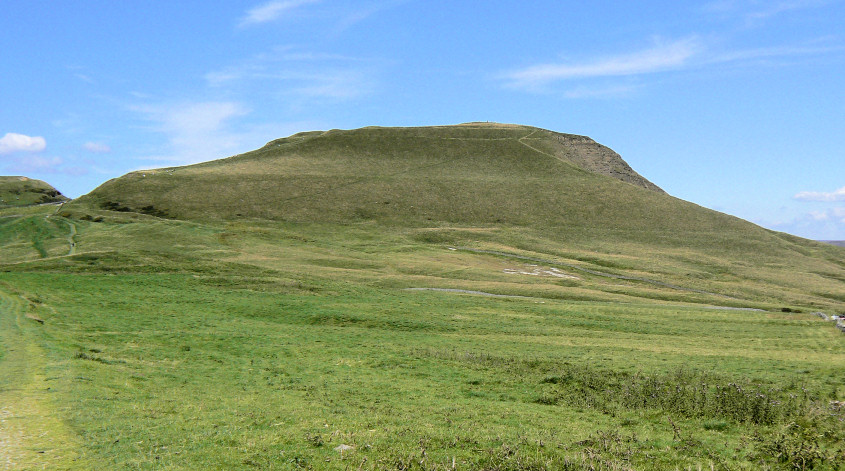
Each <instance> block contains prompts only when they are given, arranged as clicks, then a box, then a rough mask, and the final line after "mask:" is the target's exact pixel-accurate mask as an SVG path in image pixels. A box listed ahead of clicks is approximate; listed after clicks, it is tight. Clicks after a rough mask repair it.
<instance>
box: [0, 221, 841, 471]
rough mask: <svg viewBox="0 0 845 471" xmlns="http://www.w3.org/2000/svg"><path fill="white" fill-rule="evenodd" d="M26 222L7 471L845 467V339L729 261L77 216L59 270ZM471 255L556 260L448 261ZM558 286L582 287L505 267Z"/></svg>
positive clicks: (7, 399)
mask: <svg viewBox="0 0 845 471" xmlns="http://www.w3.org/2000/svg"><path fill="white" fill-rule="evenodd" d="M45 216H49V215H47V214H43V215H40V213H39V214H29V215H27V214H21V215H20V216H19V217H18V218H9V221H7V222H6V224H7V226H5V227H18V226H15V225H14V224H17V223H22V222H25V221H26V220H29V221H31V223H32V224H36V223H37V224H43V225H44V227H45V230H46V229H49V231H47V232H45V234H46V235H45V237H44V239H43V240H44V245H43V247H45V248H46V249H45V250H46V251H47V253H46V254H44V255H46V256H44V257H42V254H40V252H38V251H37V250H36V249H35V248H34V246H33V244H32V242H31V240H29V243H26V242H27V241H28V240H27V239H25V238H24V239H22V237H23V236H22V235H21V234H22V233H18V232H11V231H7V232H6V233H5V234H6V236H7V241H8V243H7V245H5V246H4V250H6V249H5V247H10V246H11V249H9V250H8V251H5V252H4V255H5V256H8V257H9V258H7V259H5V260H4V261H5V262H6V264H5V265H4V266H3V271H2V272H0V291H2V293H3V297H2V299H3V304H2V308H0V319H2V322H4V324H3V325H4V329H3V337H2V342H3V343H2V352H0V355H2V356H0V372H2V376H0V378H2V380H3V382H2V384H0V390H2V391H0V398H2V400H3V404H4V405H5V407H10V405H11V407H15V408H21V407H29V408H31V409H30V410H33V411H36V412H32V413H26V414H23V413H21V414H15V416H19V415H20V416H25V417H29V419H26V420H20V421H19V422H17V423H16V424H15V425H14V427H17V428H10V425H9V424H10V423H11V422H9V421H8V420H7V421H5V422H3V424H2V431H3V433H6V436H9V437H18V438H10V439H9V440H8V442H9V443H15V444H16V445H15V446H14V447H12V448H14V451H10V450H11V448H9V451H3V453H5V455H6V457H7V458H9V459H13V460H14V462H15V463H17V464H18V465H19V467H21V468H22V469H38V468H43V467H45V466H46V467H48V468H51V469H91V468H98V469H490V470H493V469H497V470H519V469H676V468H677V469H690V468H691V469H698V467H699V466H700V467H702V468H703V469H710V468H711V467H712V468H714V469H767V468H768V469H802V467H803V469H841V468H842V467H843V466H845V451H843V450H845V425H843V420H845V417H843V412H842V410H841V409H837V408H836V407H834V405H833V404H832V401H837V400H838V401H841V400H843V399H845V384H843V381H842V378H843V371H845V350H843V348H842V336H841V334H840V333H839V332H838V331H836V330H835V329H833V328H832V327H831V326H830V325H829V324H827V323H824V322H822V321H820V320H819V319H818V318H815V317H813V316H810V315H808V314H806V313H795V312H781V311H782V309H781V307H782V306H784V305H787V306H791V307H793V308H795V310H806V309H807V308H808V307H812V306H806V305H805V304H802V303H801V301H802V299H804V298H802V294H801V289H799V288H793V289H790V288H789V285H786V286H785V287H782V288H780V289H779V291H780V294H779V295H780V298H778V299H776V300H775V301H774V302H772V301H767V296H766V295H765V294H759V292H760V291H765V290H766V289H767V288H766V286H769V285H770V284H771V281H759V280H758V281H755V280H753V279H750V277H749V278H743V277H741V276H740V275H738V274H737V273H740V274H741V271H740V270H734V271H725V274H724V275H720V274H717V268H720V267H725V266H729V263H730V261H729V260H727V259H724V260H719V259H715V258H714V259H711V260H709V261H708V262H707V263H709V264H710V266H709V267H708V266H707V265H706V264H703V263H702V262H700V258H695V257H693V255H694V254H685V257H686V258H684V254H682V253H678V254H677V258H675V259H674V260H682V259H683V260H685V261H684V262H672V260H673V259H672V258H664V259H662V262H661V265H660V266H658V267H653V268H651V269H650V271H649V268H648V267H647V260H652V259H651V258H650V257H648V256H647V254H646V255H644V256H643V257H642V258H638V257H637V256H636V255H637V254H638V253H647V247H641V248H639V249H638V251H634V250H628V251H626V252H623V253H619V251H618V248H617V253H616V254H615V255H614V254H610V255H608V254H607V253H604V252H595V251H593V252H590V251H588V250H586V249H583V248H582V249H579V248H578V247H572V246H569V247H563V246H561V245H554V244H553V243H552V242H549V241H547V240H544V239H542V238H540V237H535V238H534V239H531V238H530V237H517V235H518V233H513V234H510V233H508V232H507V231H505V232H491V231H492V230H490V229H483V228H482V229H478V230H473V231H469V230H464V229H461V230H457V231H456V230H454V229H449V230H443V229H437V230H425V231H410V232H405V233H402V232H392V231H382V230H379V229H378V228H377V227H375V226H372V225H367V224H361V225H353V226H345V227H343V226H331V227H328V226H325V227H324V226H294V225H286V224H280V223H272V224H270V223H254V224H248V225H247V224H240V225H239V224H220V225H216V226H215V225H200V224H190V223H181V222H169V221H160V220H157V219H154V218H146V219H144V218H142V219H141V220H140V222H138V221H136V222H131V220H128V219H127V220H120V221H114V222H109V221H105V222H101V223H95V222H91V221H78V220H76V221H71V222H73V223H74V224H75V225H76V227H77V228H78V234H77V235H76V236H75V241H76V243H77V247H78V252H77V253H76V254H73V255H69V254H68V252H69V249H68V244H69V242H68V241H67V236H68V232H67V231H68V230H69V229H65V231H66V232H62V230H63V228H67V227H68V224H66V223H64V221H65V220H64V219H63V218H59V217H58V216H55V215H53V216H49V217H46V218H45ZM25 218H29V219H25ZM470 233H473V234H475V236H472V237H475V239H472V238H470V236H468V235H467V234H470ZM479 234H480V235H479ZM523 235H525V234H524V233H523ZM529 235H530V234H529ZM515 239H518V240H519V242H518V243H515V242H513V240H515ZM16 240H17V241H21V242H20V243H17V244H16V243H14V241H16ZM62 244H64V245H62ZM473 244H474V245H475V246H476V247H478V248H483V249H485V250H489V251H494V250H498V251H501V252H503V253H511V254H521V255H522V256H528V255H532V256H534V257H535V258H543V259H553V260H551V261H556V262H559V263H558V264H556V265H554V266H552V265H543V264H541V263H536V262H531V261H528V260H525V259H517V258H513V257H508V256H500V255H494V254H491V253H479V252H472V251H467V250H450V249H449V247H450V246H451V247H452V248H459V247H463V246H467V245H473ZM455 246H458V247H455ZM7 254H8V255H7ZM564 262H565V263H566V264H569V265H572V266H576V267H580V268H587V269H590V270H593V271H598V270H603V273H609V274H617V275H636V276H639V277H642V278H649V279H654V280H657V281H665V282H668V281H672V282H673V283H674V284H680V282H679V280H681V281H683V280H684V279H683V278H678V277H675V278H672V277H670V276H669V275H671V273H673V272H676V271H681V270H684V269H691V268H696V269H697V270H699V272H700V273H704V272H705V271H706V270H709V272H708V273H711V275H710V276H709V277H705V276H701V277H698V278H696V279H697V280H701V283H696V284H694V285H693V284H687V283H684V287H696V288H706V289H701V290H699V291H706V292H711V291H713V292H714V293H713V294H707V293H702V292H693V291H685V290H679V289H675V288H670V287H666V286H663V285H656V284H654V283H646V282H643V281H637V280H632V279H620V278H609V277H607V276H600V275H595V274H591V273H589V272H585V271H583V270H578V269H574V268H572V267H570V266H569V265H566V264H564ZM532 265H538V267H532ZM552 267H556V268H557V269H558V270H560V271H561V272H565V273H567V274H569V275H572V276H576V277H577V278H557V277H553V276H535V275H518V274H517V275H515V274H512V273H510V272H506V271H505V270H518V271H519V270H522V271H525V272H531V270H533V269H535V268H552ZM799 269H800V267H799ZM828 269H829V270H830V271H831V273H834V274H835V273H836V272H835V264H834V265H831V267H828ZM768 273H769V275H766V273H765V272H764V274H763V276H771V277H775V278H776V277H777V276H778V275H777V272H776V271H775V270H772V271H771V272H768ZM731 279H733V280H734V283H733V288H732V289H733V290H734V291H733V292H732V293H731V294H732V296H731V297H730V298H728V297H725V296H723V295H720V293H719V291H720V290H721V287H722V286H727V285H729V284H730V283H729V281H730V280H731ZM815 282H816V281H811V283H815ZM828 282H830V281H829V280H828V281H824V282H822V283H828ZM830 283H833V282H830ZM800 286H802V285H799V287H800ZM803 286H806V285H803ZM819 286H820V287H826V288H824V289H830V287H833V288H835V287H836V286H841V285H835V284H829V285H828V284H822V285H819ZM411 287H440V288H463V289H469V290H475V291H484V292H491V293H497V294H506V295H519V296H523V297H505V298H501V297H500V298H492V297H485V296H478V295H462V294H457V293H452V292H436V291H408V290H405V288H411ZM820 291H823V289H820ZM818 299H819V298H813V299H811V300H810V301H811V302H817V300H818ZM714 304H721V305H723V306H724V305H728V306H731V305H735V306H736V307H758V308H764V309H768V311H736V310H722V309H711V308H709V307H708V306H711V305H714ZM27 316H29V317H27ZM36 319H40V320H41V321H43V323H41V322H39V321H38V320H36ZM22 348H23V349H24V350H23V351H29V352H34V353H29V354H27V355H24V356H21V355H20V354H19V353H20V352H21V351H22V350H20V349H22ZM24 361H26V362H28V363H23V362H24ZM48 387H49V388H50V389H49V391H50V392H49V394H41V393H37V394H36V392H38V391H41V390H45V389H46V388H48ZM20 391H31V392H32V394H30V393H26V394H28V395H29V396H27V397H30V398H31V400H30V399H25V397H24V396H23V395H21V394H23V393H22V392H20ZM27 401H28V402H27ZM27 404H31V405H27ZM45 430H49V431H50V432H51V434H57V435H56V438H55V440H54V441H51V442H50V443H51V444H49V445H48V444H45V443H44V442H43V440H44V439H42V442H40V443H39V442H38V439H39V435H40V434H41V433H44V431H45ZM10 434H14V435H10ZM51 437H52V435H51ZM341 445H346V446H348V447H351V448H349V449H345V450H338V449H337V447H339V446H341ZM39 452H46V453H39ZM12 453H14V454H12Z"/></svg>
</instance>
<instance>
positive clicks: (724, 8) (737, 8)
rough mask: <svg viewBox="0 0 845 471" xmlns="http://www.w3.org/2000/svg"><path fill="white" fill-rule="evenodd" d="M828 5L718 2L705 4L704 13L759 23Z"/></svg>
mask: <svg viewBox="0 0 845 471" xmlns="http://www.w3.org/2000/svg"><path fill="white" fill-rule="evenodd" d="M830 3H831V1H830V0H780V1H771V0H718V1H714V2H710V3H707V4H706V5H705V6H704V11H706V12H708V13H715V14H719V15H730V16H734V17H738V18H740V19H742V20H744V21H746V22H749V23H759V22H760V21H763V20H767V19H769V18H773V17H775V16H778V15H781V14H784V13H792V12H795V11H797V10H807V9H811V8H818V7H823V6H825V5H828V4H830Z"/></svg>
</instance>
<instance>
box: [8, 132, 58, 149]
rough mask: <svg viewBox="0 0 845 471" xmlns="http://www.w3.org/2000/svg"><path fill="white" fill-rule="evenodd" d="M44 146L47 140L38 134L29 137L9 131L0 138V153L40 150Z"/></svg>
mask: <svg viewBox="0 0 845 471" xmlns="http://www.w3.org/2000/svg"><path fill="white" fill-rule="evenodd" d="M46 147H47V141H45V140H44V138H43V137H40V136H36V137H30V136H26V135H24V134H16V133H13V132H9V133H6V135H5V136H3V138H0V154H11V153H14V152H41V151H42V150H44V149H45V148H46Z"/></svg>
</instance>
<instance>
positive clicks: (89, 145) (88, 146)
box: [83, 141, 111, 154]
mask: <svg viewBox="0 0 845 471" xmlns="http://www.w3.org/2000/svg"><path fill="white" fill-rule="evenodd" d="M83 147H84V148H85V150H87V151H88V152H93V153H95V154H108V153H109V152H111V147H110V146H109V145H108V144H103V143H102V142H90V141H89V142H86V143H85V145H84V146H83Z"/></svg>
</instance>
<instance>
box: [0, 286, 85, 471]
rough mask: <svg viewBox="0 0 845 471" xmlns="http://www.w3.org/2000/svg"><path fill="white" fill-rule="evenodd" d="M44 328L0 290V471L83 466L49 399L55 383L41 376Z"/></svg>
mask: <svg viewBox="0 0 845 471" xmlns="http://www.w3.org/2000/svg"><path fill="white" fill-rule="evenodd" d="M43 328H44V326H43V325H42V324H40V323H39V322H38V321H36V320H34V319H32V318H27V316H26V307H25V302H24V300H23V299H22V298H20V297H18V296H12V295H9V294H6V293H4V292H2V291H0V469H68V465H69V464H70V463H74V466H79V465H81V466H82V467H80V468H75V469H84V468H85V465H84V464H83V461H81V460H79V457H78V454H77V450H78V448H77V447H76V439H75V436H74V435H73V434H72V433H71V432H70V430H69V429H68V427H67V426H66V425H65V424H64V422H62V420H61V419H60V417H59V416H58V414H57V411H56V408H55V406H54V404H53V402H52V399H51V397H50V396H51V395H52V394H54V393H53V389H54V388H51V386H55V384H54V383H52V382H51V381H56V380H57V379H56V378H53V379H51V380H48V375H47V374H46V370H47V365H48V361H47V358H46V355H45V353H44V351H43V350H42V349H41V347H40V346H39V341H38V339H39V337H40V335H39V334H40V333H39V332H38V331H37V329H43Z"/></svg>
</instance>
